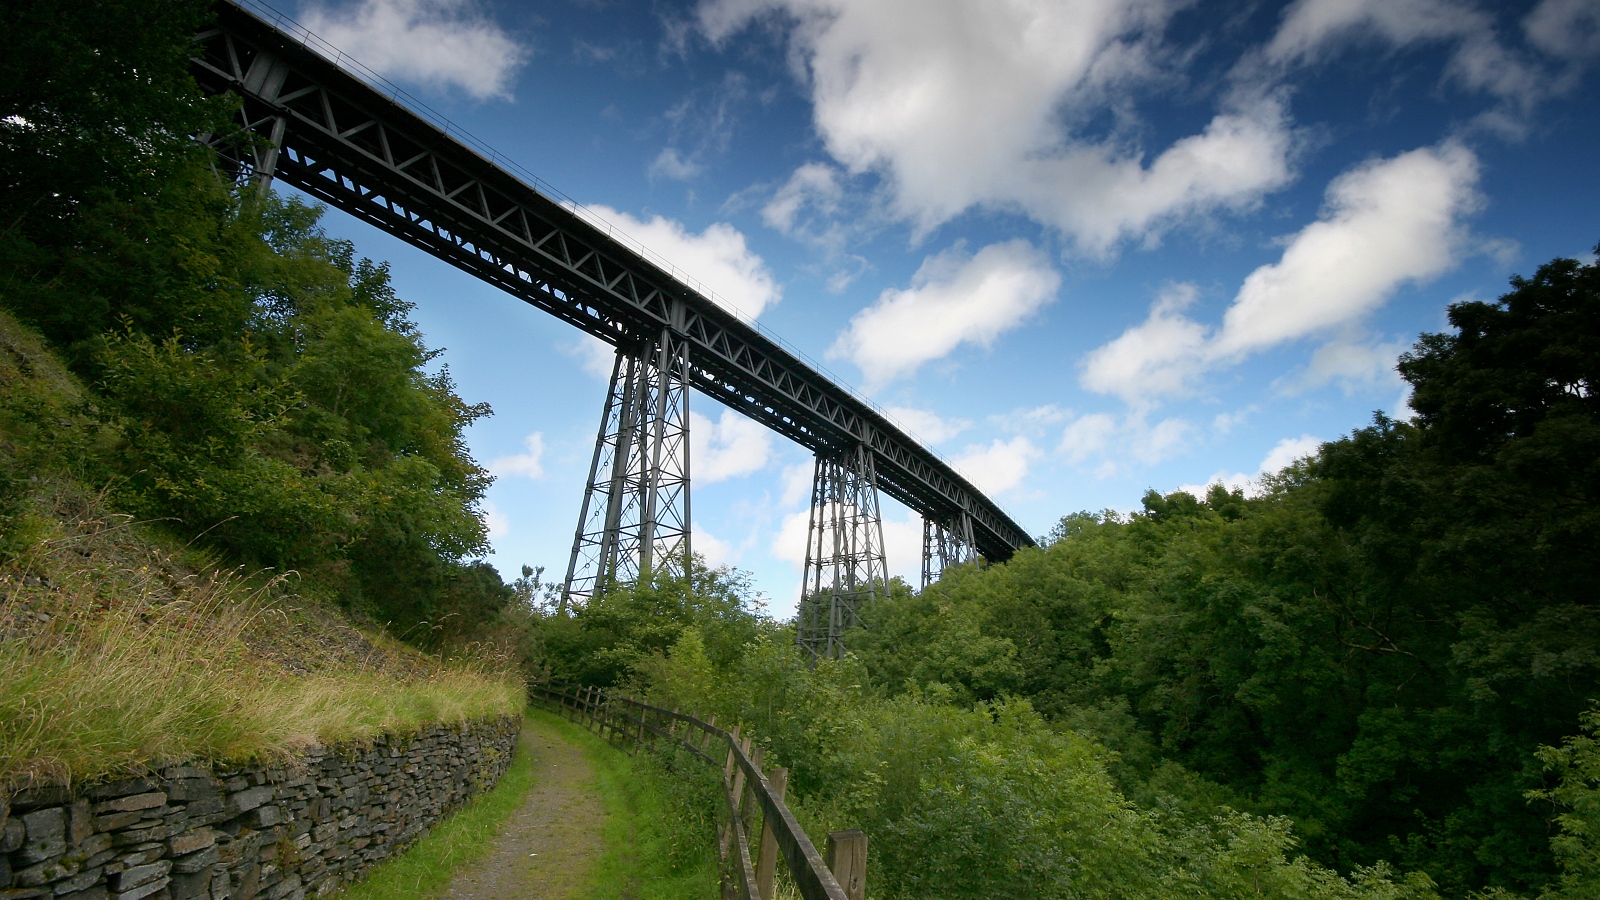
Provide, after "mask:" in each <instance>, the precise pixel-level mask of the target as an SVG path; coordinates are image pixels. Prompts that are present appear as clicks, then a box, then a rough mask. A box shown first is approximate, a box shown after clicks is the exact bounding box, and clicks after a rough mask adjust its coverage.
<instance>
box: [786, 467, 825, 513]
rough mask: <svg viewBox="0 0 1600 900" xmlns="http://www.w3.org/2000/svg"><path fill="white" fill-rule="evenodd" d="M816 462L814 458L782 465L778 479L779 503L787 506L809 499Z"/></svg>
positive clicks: (814, 476)
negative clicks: (779, 488) (779, 489)
mask: <svg viewBox="0 0 1600 900" xmlns="http://www.w3.org/2000/svg"><path fill="white" fill-rule="evenodd" d="M816 469H817V464H816V461H815V460H807V461H806V462H802V463H795V464H794V465H792V466H784V467H783V476H782V477H781V478H780V479H779V484H781V485H782V489H781V491H780V493H779V495H778V503H779V505H781V506H783V507H785V508H787V507H790V506H794V505H795V504H796V503H802V502H806V501H809V500H810V499H811V487H812V484H811V483H812V481H813V480H814V479H815V478H816Z"/></svg>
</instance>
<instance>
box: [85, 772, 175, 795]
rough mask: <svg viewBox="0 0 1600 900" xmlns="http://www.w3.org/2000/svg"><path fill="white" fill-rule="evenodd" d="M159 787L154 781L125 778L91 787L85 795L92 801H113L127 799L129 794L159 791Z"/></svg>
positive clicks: (142, 778)
mask: <svg viewBox="0 0 1600 900" xmlns="http://www.w3.org/2000/svg"><path fill="white" fill-rule="evenodd" d="M158 788H159V785H158V784H157V783H156V781H155V780H154V779H151V778H145V777H142V776H141V777H139V778H124V779H122V780H121V781H110V782H106V783H105V784H96V785H90V786H89V787H88V788H85V789H84V792H83V795H84V796H85V797H88V798H89V799H90V800H112V799H115V798H117V797H126V796H128V795H129V794H144V793H148V792H150V791H153V790H157V789H158Z"/></svg>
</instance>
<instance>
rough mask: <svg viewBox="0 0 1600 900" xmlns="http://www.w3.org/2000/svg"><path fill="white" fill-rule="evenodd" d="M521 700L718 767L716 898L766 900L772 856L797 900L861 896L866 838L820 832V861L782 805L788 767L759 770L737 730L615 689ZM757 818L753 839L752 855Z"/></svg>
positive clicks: (544, 690) (536, 694)
mask: <svg viewBox="0 0 1600 900" xmlns="http://www.w3.org/2000/svg"><path fill="white" fill-rule="evenodd" d="M529 696H530V697H531V698H532V700H533V701H534V702H535V703H537V704H539V705H541V706H543V707H545V708H547V709H550V710H552V711H554V712H557V713H559V714H561V715H563V716H565V717H566V718H568V719H570V720H572V721H573V722H576V723H578V724H581V725H583V726H584V727H586V728H588V729H590V730H592V731H595V732H597V733H598V734H600V735H602V736H604V737H606V738H607V739H609V740H610V741H611V742H612V743H615V744H619V745H621V746H623V747H625V748H628V749H630V750H633V751H637V750H638V749H641V748H642V749H644V750H646V751H648V752H650V753H654V754H658V755H659V754H664V753H666V752H667V751H668V750H669V749H671V748H674V747H676V748H680V749H682V750H684V751H686V752H687V753H688V754H689V755H690V756H691V757H693V758H694V759H696V760H697V761H699V762H700V763H701V764H703V765H707V766H720V767H721V769H722V801H723V802H722V804H721V807H722V808H721V812H720V816H719V818H720V819H721V821H720V823H719V827H718V835H717V859H718V864H719V867H720V871H721V876H722V896H723V898H724V900H735V898H737V900H772V897H773V890H774V879H775V876H776V874H777V861H778V859H779V858H780V857H781V858H782V860H783V862H784V864H785V866H786V867H787V869H788V872H789V876H790V879H791V880H792V881H793V883H794V886H795V888H796V889H797V890H798V891H799V893H800V896H801V897H803V898H804V900H864V898H865V897H866V868H867V836H866V835H865V834H863V833H861V832H860V831H854V830H852V831H840V832H834V833H833V834H830V835H828V855H827V858H826V859H824V858H823V856H822V854H820V853H818V852H817V848H816V845H815V844H813V843H812V842H811V839H810V838H809V837H807V836H806V833H805V830H804V829H803V828H801V827H800V823H799V822H798V821H796V820H795V817H794V814H793V813H791V812H790V811H789V807H788V806H786V805H785V804H784V793H785V790H786V788H787V786H788V776H789V771H788V769H784V768H775V769H772V770H770V771H763V769H762V763H763V757H764V753H765V752H764V750H763V748H761V747H756V748H754V749H752V748H751V741H750V736H749V735H741V734H740V728H739V726H737V725H736V726H734V727H733V728H732V729H730V730H726V731H724V730H723V729H721V728H718V727H717V725H716V717H715V716H712V717H711V718H710V719H709V720H707V721H702V720H701V719H698V718H696V717H694V716H690V715H685V714H683V713H680V712H678V711H677V710H668V709H663V708H662V707H659V706H655V705H653V704H649V703H645V702H643V701H641V700H636V699H634V698H632V697H627V696H623V695H621V694H619V693H617V692H615V691H607V690H604V689H601V688H593V687H579V686H575V685H567V684H562V683H560V682H555V681H542V682H535V683H533V684H530V685H529ZM723 756H725V759H720V760H719V758H718V757H723ZM758 814H759V825H760V829H761V837H760V843H759V844H758V845H756V850H755V853H756V855H755V857H754V858H752V856H751V848H752V841H751V835H752V833H753V832H752V825H753V824H755V823H756V822H757V821H758V819H757V815H758Z"/></svg>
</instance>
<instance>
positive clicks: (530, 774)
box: [340, 750, 535, 900]
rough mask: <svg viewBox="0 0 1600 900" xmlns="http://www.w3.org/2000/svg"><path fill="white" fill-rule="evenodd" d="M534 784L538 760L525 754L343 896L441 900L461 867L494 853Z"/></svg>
mask: <svg viewBox="0 0 1600 900" xmlns="http://www.w3.org/2000/svg"><path fill="white" fill-rule="evenodd" d="M534 780H535V776H534V771H533V754H532V753H529V752H527V751H526V750H522V751H521V752H518V753H517V755H516V758H514V759H513V760H512V761H511V767H510V768H509V769H507V770H506V774H505V775H503V776H501V778H500V782H499V784H496V785H495V786H494V787H493V788H492V789H490V790H489V791H488V793H485V794H483V795H481V796H478V797H475V798H473V800H472V802H471V803H469V804H467V806H466V807H465V808H463V809H460V810H458V811H457V812H456V813H455V814H454V815H452V816H450V817H449V818H448V819H445V820H444V821H443V822H441V823H439V824H438V825H437V826H435V827H434V828H433V830H432V831H430V832H428V834H427V836H426V837H424V838H422V839H421V840H419V841H417V842H416V843H415V844H413V845H411V847H410V848H408V849H407V850H406V851H405V852H404V853H402V854H401V855H399V856H397V857H394V858H393V859H390V860H388V861H386V862H384V863H383V865H380V866H377V867H375V868H374V869H373V870H372V872H371V873H370V874H369V875H368V876H367V878H366V879H364V880H363V881H361V882H359V883H357V884H355V885H352V886H351V887H350V888H348V889H347V890H345V891H344V893H342V894H340V896H341V897H342V898H344V900H412V898H416V897H430V896H434V895H436V894H438V893H439V892H441V891H443V890H444V888H445V886H446V885H447V884H449V883H450V877H451V875H453V874H454V873H455V870H456V868H457V867H459V866H461V865H464V864H466V863H470V862H474V861H476V860H478V859H482V858H483V856H484V855H485V854H487V853H488V852H489V849H490V847H491V845H492V843H493V840H494V837H495V835H496V833H497V832H499V830H500V826H501V825H503V824H504V823H505V821H506V820H507V819H509V818H510V817H511V814H512V813H514V812H516V811H517V809H518V808H519V807H521V806H522V804H523V801H524V799H525V798H526V797H527V794H528V789H529V788H531V787H533V784H534Z"/></svg>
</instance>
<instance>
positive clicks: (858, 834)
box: [826, 828, 867, 900]
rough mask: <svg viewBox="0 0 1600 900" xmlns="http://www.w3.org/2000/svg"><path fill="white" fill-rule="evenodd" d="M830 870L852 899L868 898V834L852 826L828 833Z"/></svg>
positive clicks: (862, 899)
mask: <svg viewBox="0 0 1600 900" xmlns="http://www.w3.org/2000/svg"><path fill="white" fill-rule="evenodd" d="M826 861H827V864H828V870H829V871H831V872H833V877H834V878H836V879H838V880H839V886H840V887H842V888H844V895H845V896H846V897H848V898H850V900H866V896H867V835H866V832H864V831H861V830H859V829H855V828H852V829H850V830H849V831H835V832H834V833H833V834H830V835H828V856H827V860H826Z"/></svg>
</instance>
